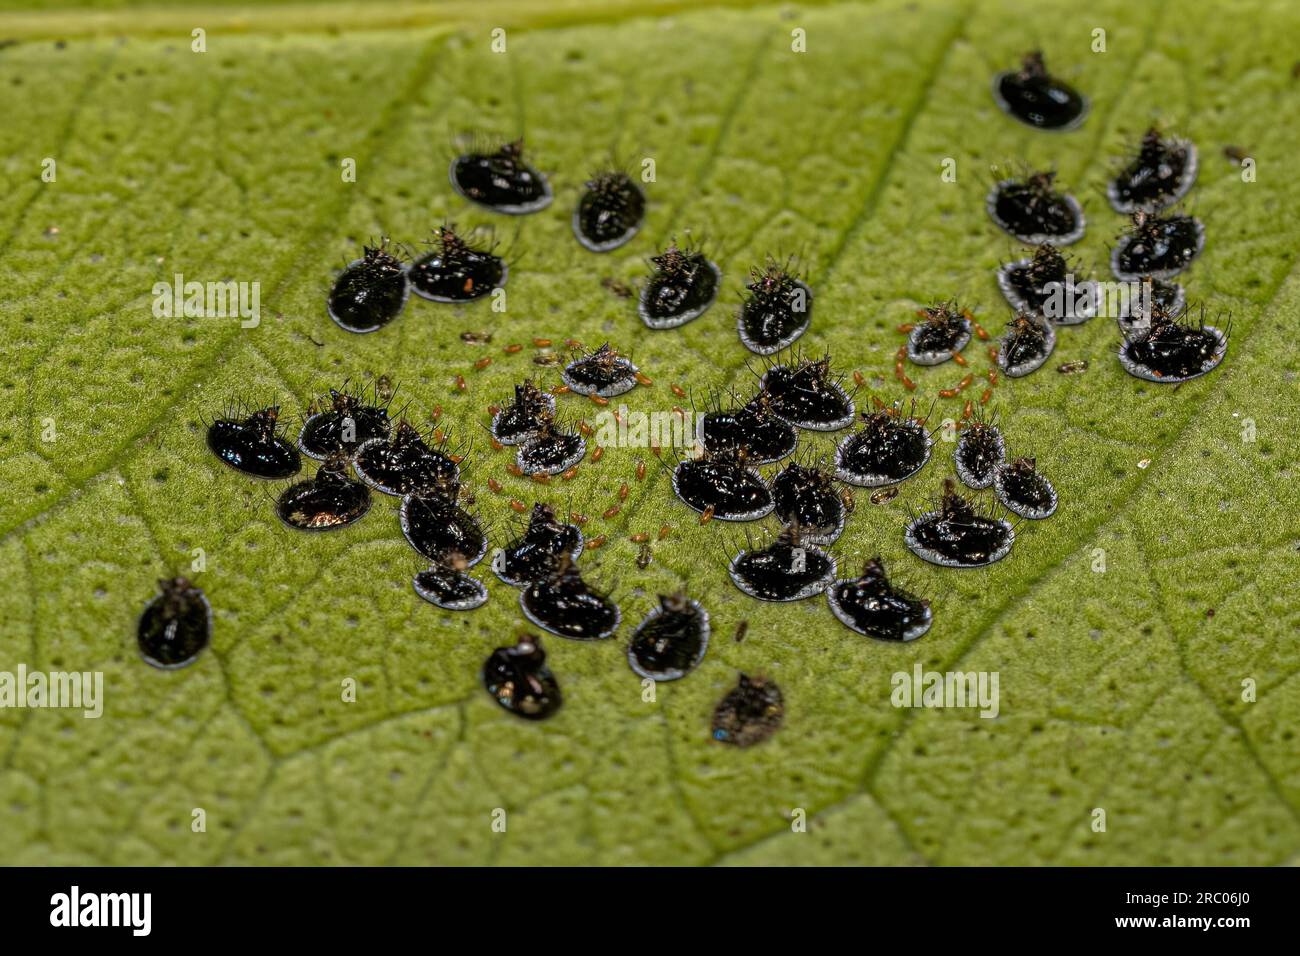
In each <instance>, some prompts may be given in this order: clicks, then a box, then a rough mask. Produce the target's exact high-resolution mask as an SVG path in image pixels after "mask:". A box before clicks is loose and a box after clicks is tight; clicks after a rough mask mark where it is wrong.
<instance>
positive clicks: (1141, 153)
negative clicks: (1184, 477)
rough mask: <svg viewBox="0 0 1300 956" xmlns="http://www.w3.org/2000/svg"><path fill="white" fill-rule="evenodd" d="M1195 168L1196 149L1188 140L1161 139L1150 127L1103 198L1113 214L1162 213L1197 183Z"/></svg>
mask: <svg viewBox="0 0 1300 956" xmlns="http://www.w3.org/2000/svg"><path fill="white" fill-rule="evenodd" d="M1196 168H1197V157H1196V145H1195V144H1194V143H1193V142H1192V141H1191V140H1187V139H1181V138H1179V137H1177V136H1163V135H1161V133H1160V130H1158V129H1156V128H1155V127H1154V126H1153V127H1151V128H1150V129H1148V130H1147V131H1146V134H1145V135H1144V136H1143V137H1142V142H1141V143H1140V144H1139V145H1138V148H1137V152H1136V153H1135V154H1134V155H1133V156H1132V157H1131V158H1130V159H1129V161H1128V162H1127V163H1126V164H1125V165H1124V167H1123V168H1122V169H1121V170H1120V171H1119V173H1117V174H1116V176H1115V178H1114V179H1112V180H1111V181H1110V183H1109V184H1108V185H1107V187H1106V195H1107V196H1108V197H1109V199H1110V204H1111V205H1112V206H1114V207H1115V211H1116V212H1122V213H1125V214H1128V213H1132V212H1135V211H1136V210H1138V209H1146V210H1148V211H1155V210H1158V209H1163V208H1164V207H1165V206H1168V205H1171V204H1172V203H1175V202H1177V201H1178V200H1179V199H1182V198H1183V196H1185V195H1187V191H1188V190H1189V189H1191V188H1192V183H1194V182H1196Z"/></svg>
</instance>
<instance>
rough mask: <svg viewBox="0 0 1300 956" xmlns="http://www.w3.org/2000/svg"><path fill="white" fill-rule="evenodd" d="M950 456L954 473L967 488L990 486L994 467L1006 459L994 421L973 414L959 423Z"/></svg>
mask: <svg viewBox="0 0 1300 956" xmlns="http://www.w3.org/2000/svg"><path fill="white" fill-rule="evenodd" d="M952 457H953V461H954V463H955V464H956V466H957V477H958V478H960V479H961V481H962V484H964V485H965V486H966V487H967V488H974V489H976V490H980V489H983V488H991V487H992V486H993V479H994V476H995V475H996V474H997V470H998V468H999V467H1001V465H1002V463H1003V462H1005V461H1006V460H1007V443H1006V440H1005V439H1004V438H1003V437H1002V432H1001V430H999V429H998V426H997V425H996V424H994V423H993V422H991V421H985V420H983V419H982V418H976V419H974V420H972V421H969V422H966V423H965V424H964V425H963V426H962V429H961V434H959V435H958V436H957V443H956V447H955V448H954V449H953V453H952Z"/></svg>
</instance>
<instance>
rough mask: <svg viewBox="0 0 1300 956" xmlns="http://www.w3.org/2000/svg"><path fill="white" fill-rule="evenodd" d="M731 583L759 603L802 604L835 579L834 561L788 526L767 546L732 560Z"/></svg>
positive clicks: (752, 548) (797, 530)
mask: <svg viewBox="0 0 1300 956" xmlns="http://www.w3.org/2000/svg"><path fill="white" fill-rule="evenodd" d="M729 573H730V575H731V580H732V583H734V584H735V585H736V587H737V588H739V589H740V590H741V591H742V592H743V593H745V594H748V595H749V596H750V597H752V598H757V599H758V600H760V601H800V600H803V599H804V598H810V597H813V596H814V595H817V594H820V593H821V592H822V591H824V590H825V589H826V587H827V586H828V585H829V584H830V583H831V581H832V580H834V578H835V559H834V558H833V557H831V556H830V554H828V553H827V552H825V551H823V550H822V549H821V548H818V547H815V546H813V544H812V543H811V542H809V541H808V540H807V539H805V538H804V537H802V535H801V534H800V531H799V529H798V528H795V527H786V528H783V529H782V530H781V533H780V534H778V535H777V536H776V538H775V539H774V540H773V541H772V542H771V543H770V544H768V545H767V546H766V547H761V548H757V547H750V548H749V549H747V550H743V551H740V552H739V553H737V554H736V556H735V557H734V558H732V559H731V564H730V568H729Z"/></svg>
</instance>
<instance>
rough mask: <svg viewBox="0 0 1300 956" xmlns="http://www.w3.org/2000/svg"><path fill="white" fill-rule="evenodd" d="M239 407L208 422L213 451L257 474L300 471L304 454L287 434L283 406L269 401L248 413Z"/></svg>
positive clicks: (286, 475) (284, 474)
mask: <svg viewBox="0 0 1300 956" xmlns="http://www.w3.org/2000/svg"><path fill="white" fill-rule="evenodd" d="M241 412H242V410H241V409H238V408H234V407H232V408H229V409H227V411H226V413H225V414H224V415H223V416H222V417H220V418H217V419H216V420H215V421H213V422H212V424H211V425H209V426H208V431H207V442H208V448H209V449H211V451H212V453H213V454H214V455H216V456H217V457H218V458H220V459H221V460H222V461H224V462H225V463H226V464H227V465H229V466H230V467H231V468H234V469H236V470H238V471H242V472H243V473H244V474H246V475H252V476H253V477H254V478H266V479H283V478H290V477H292V476H294V475H296V474H297V473H298V470H299V469H300V468H301V467H302V458H301V456H300V455H299V454H298V449H297V448H295V447H294V446H293V444H292V443H291V442H290V441H289V440H288V439H287V438H285V436H284V429H283V426H282V425H281V424H280V406H279V405H270V406H268V407H266V408H260V409H257V410H255V411H252V412H249V413H248V414H242V413H241Z"/></svg>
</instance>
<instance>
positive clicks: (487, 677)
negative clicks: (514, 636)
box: [483, 634, 561, 720]
mask: <svg viewBox="0 0 1300 956" xmlns="http://www.w3.org/2000/svg"><path fill="white" fill-rule="evenodd" d="M483 686H484V687H485V688H486V689H487V692H488V693H489V694H491V695H492V699H493V700H495V701H496V702H497V703H498V704H499V705H501V707H503V708H504V709H506V710H508V711H510V713H512V714H514V715H515V716H517V717H523V718H524V719H526V720H543V719H545V718H547V717H550V716H551V715H552V714H554V713H555V712H556V711H557V710H559V709H560V701H561V697H560V685H559V682H558V681H556V679H555V675H554V674H552V673H551V669H550V668H549V667H547V666H546V652H545V651H543V650H542V642H541V641H540V640H539V639H538V638H536V637H533V636H532V635H528V634H525V635H522V636H521V637H520V638H519V640H518V642H516V644H515V645H514V647H498V648H497V649H496V650H495V651H493V652H492V654H491V655H490V656H489V657H488V659H487V661H486V663H484V665H483Z"/></svg>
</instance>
